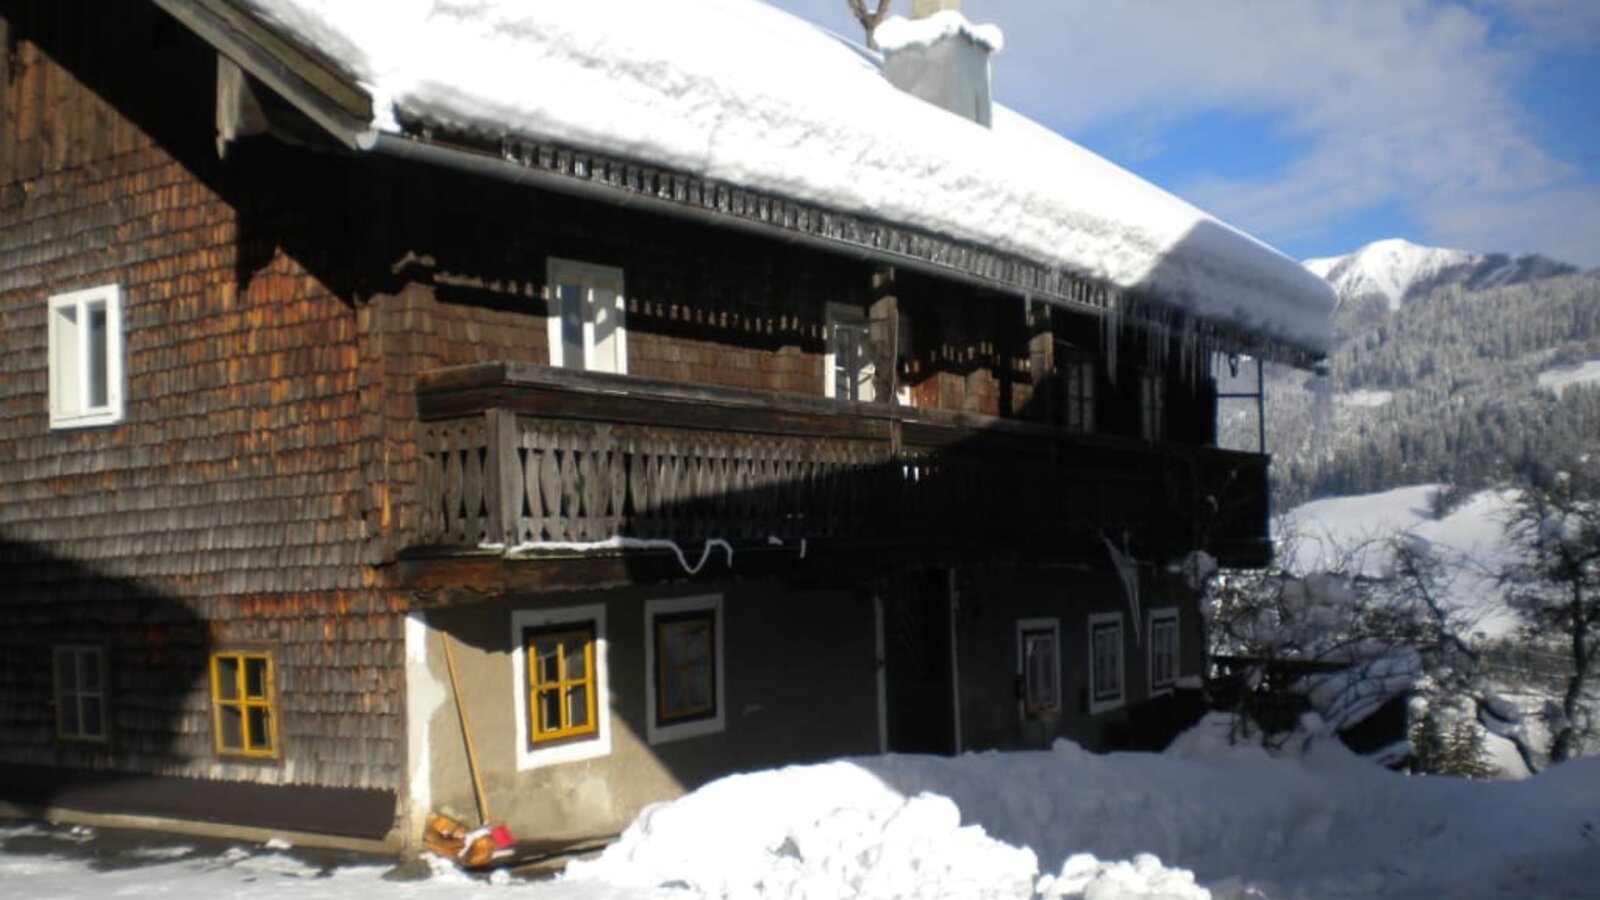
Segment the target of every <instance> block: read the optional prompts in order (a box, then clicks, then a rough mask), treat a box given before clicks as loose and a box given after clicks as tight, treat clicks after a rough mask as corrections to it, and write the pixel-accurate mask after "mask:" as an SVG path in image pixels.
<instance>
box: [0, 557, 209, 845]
mask: <svg viewBox="0 0 1600 900" xmlns="http://www.w3.org/2000/svg"><path fill="white" fill-rule="evenodd" d="M0 581H3V582H4V583H5V585H6V589H5V590H4V591H3V592H0V611H3V615H4V616H5V621H6V623H7V627H6V628H5V629H4V631H3V632H0V645H3V646H4V652H3V653H0V660H3V662H0V698H3V702H4V707H3V709H4V713H3V715H0V758H4V760H5V762H6V765H4V766H0V795H3V796H4V798H5V799H7V800H10V801H12V802H16V803H19V804H21V805H22V806H23V807H24V808H25V809H29V810H32V811H34V812H40V811H43V810H47V809H49V808H50V807H53V806H65V807H72V808H81V809H90V810H97V811H103V812H132V811H140V812H149V813H154V814H158V815H160V814H168V815H183V814H184V810H185V805H186V803H187V802H188V800H189V799H190V796H191V795H190V794H188V793H187V792H184V791H181V790H162V789H161V788H160V787H159V786H158V782H160V781H161V779H155V778H152V777H151V776H152V775H153V774H154V773H156V772H162V771H169V772H170V771H174V770H181V769H183V768H185V767H186V766H188V765H189V764H190V760H191V759H194V758H202V759H203V758H205V757H208V756H210V755H211V753H212V751H211V723H210V722H209V721H208V710H207V708H206V707H204V706H200V705H198V704H196V703H195V702H193V701H194V698H195V696H196V691H197V689H199V690H203V686H204V684H205V679H206V666H207V658H208V654H209V648H210V641H209V637H208V634H207V629H206V623H205V621H204V620H203V619H202V618H200V617H199V616H198V615H196V614H195V612H194V611H193V610H192V609H191V608H190V606H189V605H188V604H187V603H184V602H181V601H177V600H173V599H171V598H168V597H163V596H161V595H159V594H156V593H152V592H150V591H148V590H144V589H142V588H139V587H137V586H135V585H134V584H133V583H132V582H131V581H128V580H125V579H120V578H110V577H106V576H103V575H101V574H99V573H97V572H95V571H94V570H93V569H92V568H90V567H88V566H86V565H84V564H81V563H77V562H72V561H68V560H64V559H61V558H59V557H56V556H54V555H51V554H50V553H48V552H46V551H44V550H42V549H40V548H39V547H38V546H36V545H32V544H28V543H22V542H18V541H14V540H9V539H0Z"/></svg>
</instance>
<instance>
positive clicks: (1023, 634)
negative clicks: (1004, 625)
mask: <svg viewBox="0 0 1600 900" xmlns="http://www.w3.org/2000/svg"><path fill="white" fill-rule="evenodd" d="M1017 677H1018V678H1019V679H1020V680H1021V685H1022V713H1023V715H1025V716H1038V715H1044V714H1048V713H1053V712H1059V711H1060V709H1061V625H1060V622H1059V621H1058V620H1056V619H1020V620H1018V621H1017Z"/></svg>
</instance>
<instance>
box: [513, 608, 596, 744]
mask: <svg viewBox="0 0 1600 900" xmlns="http://www.w3.org/2000/svg"><path fill="white" fill-rule="evenodd" d="M523 649H524V652H525V653H526V654H527V660H526V662H527V671H528V732H529V733H528V742H529V744H530V745H531V746H538V745H540V744H550V743H555V742H561V741H570V740H581V739H587V738H593V737H595V736H597V735H598V734H599V722H598V718H597V716H596V715H595V702H596V698H595V627H594V623H592V622H585V623H569V624H563V625H558V626H555V627H551V628H529V629H527V630H526V631H524V632H523Z"/></svg>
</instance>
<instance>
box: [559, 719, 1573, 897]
mask: <svg viewBox="0 0 1600 900" xmlns="http://www.w3.org/2000/svg"><path fill="white" fill-rule="evenodd" d="M1227 727H1228V723H1227V721H1226V717H1213V718H1211V719H1208V720H1206V721H1205V722H1204V723H1202V725H1201V726H1199V727H1197V729H1196V730H1195V731H1193V732H1191V733H1190V734H1189V735H1186V736H1185V737H1184V738H1183V739H1181V740H1180V741H1179V742H1178V743H1177V744H1175V745H1174V748H1173V749H1172V750H1171V751H1169V752H1168V753H1166V754H1164V755H1154V754H1134V753H1124V754H1110V755H1104V756H1102V755H1095V754H1090V753H1087V752H1084V751H1082V750H1080V749H1079V748H1078V747H1076V746H1075V745H1072V744H1070V743H1067V742H1059V743H1058V745H1057V747H1056V748H1055V749H1054V750H1052V751H1036V752H1019V753H1004V754H1002V753H983V754H972V755H966V756H962V757H958V758H955V759H944V758H934V757H919V756H889V757H877V758H866V759H857V760H853V761H845V762H835V763H830V764H827V765H825V766H816V767H794V768H789V769H783V770H778V771H774V772H765V773H759V774H757V775H753V776H735V777H734V778H729V779H724V780H723V781H719V782H715V783H713V784H711V785H708V786H707V787H705V788H702V789H701V790H700V791H697V792H695V793H693V794H690V795H689V796H687V797H685V798H684V799H683V800H680V801H678V802H677V803H675V804H669V805H667V806H662V807H657V808H654V809H652V810H650V811H649V812H647V813H645V814H644V815H642V816H641V817H640V819H639V821H638V822H636V823H635V825H634V826H633V827H632V828H630V829H629V831H628V833H627V834H626V835H625V836H624V837H623V839H622V841H621V842H620V843H619V844H618V845H617V846H615V847H613V848H612V849H611V850H609V851H607V853H606V854H605V855H603V856H602V857H601V858H600V859H599V860H598V861H596V862H594V863H590V864H585V865H578V866H574V867H572V868H571V869H569V872H571V875H570V876H569V877H570V878H571V879H572V880H574V881H577V882H581V883H586V884H587V883H593V884H628V885H637V886H640V887H645V886H655V887H658V888H659V887H660V886H662V885H680V886H685V887H686V893H687V895H688V896H747V897H795V896H828V897H876V896H886V895H893V896H936V897H944V896H950V897H955V896H1013V897H1028V896H1030V894H1029V890H1028V888H1027V887H1026V885H1027V884H1028V882H1029V879H1030V877H1031V878H1035V879H1036V880H1034V881H1033V883H1032V889H1033V890H1036V891H1038V892H1039V893H1040V894H1042V895H1044V896H1052V897H1053V896H1068V897H1077V896H1084V897H1153V896H1159V897H1173V898H1191V897H1202V896H1207V894H1206V892H1205V891H1204V890H1203V888H1210V889H1212V891H1213V893H1216V894H1217V895H1218V896H1244V895H1247V893H1248V891H1250V890H1252V889H1253V890H1259V891H1261V892H1264V893H1265V894H1266V895H1267V896H1271V897H1275V898H1276V897H1330V896H1348V895H1351V894H1360V895H1363V896H1368V895H1370V896H1377V897H1407V898H1409V897H1419V896H1484V897H1497V896H1505V897H1520V896H1523V895H1524V894H1526V893H1527V891H1528V889H1529V881H1528V879H1539V878H1544V879H1547V881H1546V882H1544V883H1545V884H1546V885H1549V884H1551V883H1563V882H1561V881H1560V879H1561V878H1563V877H1565V874H1564V873H1567V872H1568V870H1569V869H1575V870H1577V871H1579V872H1582V873H1584V874H1583V876H1582V877H1585V878H1587V877H1589V876H1590V875H1594V874H1600V854H1594V852H1593V851H1594V844H1593V843H1592V841H1593V840H1594V839H1595V838H1594V837H1593V836H1591V834H1590V832H1592V830H1593V828H1594V827H1595V825H1594V821H1593V820H1594V815H1595V810H1594V807H1593V798H1595V797H1600V761H1590V760H1583V761H1577V762H1573V763H1568V764H1565V765H1563V766H1560V767H1557V768H1556V769H1555V770H1554V771H1552V772H1549V773H1546V774H1544V775H1541V776H1539V777H1537V778H1534V779H1531V780H1529V781H1525V782H1517V783H1483V782H1470V781H1466V780H1458V779H1452V778H1443V777H1440V778H1426V777H1408V776H1404V775H1400V774H1396V773H1393V772H1389V771H1387V770H1385V769H1382V768H1379V767H1377V766H1374V765H1372V764H1370V763H1368V762H1366V761H1364V760H1361V759H1359V758H1358V757H1355V756H1353V755H1352V754H1350V753H1349V752H1348V751H1347V750H1345V749H1344V748H1343V746H1342V745H1340V744H1338V743H1337V742H1336V741H1331V740H1329V741H1324V740H1313V741H1312V742H1311V743H1310V745H1309V746H1307V747H1304V748H1303V749H1299V748H1297V749H1299V752H1297V753H1296V754H1294V755H1291V756H1290V757H1287V758H1277V759H1274V758H1271V757H1269V756H1268V755H1267V754H1266V753H1265V752H1264V751H1263V750H1261V749H1260V747H1258V746H1254V745H1237V746H1236V745H1233V744H1231V743H1229V742H1228V740H1227V737H1226V734H1227ZM946 798H948V799H946ZM957 810H959V818H960V823H963V824H958V822H957V819H956V817H957ZM1586 829H1587V830H1586ZM1007 845H1009V846H1007ZM1036 860H1037V861H1038V865H1037V872H1036V871H1035V869H1036V865H1035V861H1036ZM1163 863H1165V865H1163ZM1169 866H1171V867H1176V868H1169ZM1191 872H1192V873H1193V874H1192V875H1191V874H1190V873H1191ZM1195 879H1198V884H1197V882H1196V880H1195ZM1572 883H1574V884H1577V883H1579V882H1576V881H1574V882H1572ZM891 886H892V889H891ZM1535 893H1538V891H1535Z"/></svg>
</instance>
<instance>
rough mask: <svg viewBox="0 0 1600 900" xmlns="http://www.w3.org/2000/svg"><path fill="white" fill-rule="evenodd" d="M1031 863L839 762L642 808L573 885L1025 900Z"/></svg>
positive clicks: (925, 800)
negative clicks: (594, 883) (614, 841)
mask: <svg viewBox="0 0 1600 900" xmlns="http://www.w3.org/2000/svg"><path fill="white" fill-rule="evenodd" d="M1037 873H1038V861H1037V860H1036V859H1035V858H1034V855H1033V852H1032V851H1031V850H1027V849H1023V848H1017V847H1012V846H1008V845H1006V844H1002V843H1000V842H999V841H996V840H994V839H992V838H990V837H989V836H988V835H986V834H984V832H983V829H982V828H979V827H976V826H970V825H969V826H962V824H961V812H960V810H958V809H956V806H955V804H954V803H951V802H950V800H949V799H947V798H945V797H940V796H937V795H935V794H930V793H919V794H916V795H914V796H910V797H907V796H905V795H902V794H901V793H899V792H898V791H895V790H894V789H893V788H891V787H889V786H888V785H886V784H884V783H883V782H882V781H881V780H879V779H878V778H877V777H875V776H874V775H873V774H872V773H870V772H868V771H866V770H865V769H863V768H861V767H860V766H857V765H852V764H850V763H832V764H828V765H821V766H810V767H797V768H790V769H780V770H777V771H769V772H757V773H754V774H750V775H735V776H732V777H729V778H724V779H722V780H720V781H716V782H713V783H712V784H710V785H707V786H706V787H704V788H701V789H700V790H699V791H696V792H694V793H692V794H690V795H689V796H687V797H684V798H683V799H681V800H679V801H677V802H675V803H670V804H664V805H659V806H654V807H651V808H650V809H647V810H645V811H644V812H643V813H641V814H640V815H639V817H638V819H636V820H635V821H634V823H633V824H632V825H630V826H629V827H628V829H627V831H626V832H624V833H623V835H622V839H621V840H620V841H618V842H617V843H616V844H615V845H614V846H612V847H611V848H609V849H608V850H606V852H605V854H604V855H603V856H602V857H601V858H600V859H599V860H597V861H595V862H592V863H583V862H578V863H573V864H572V865H570V866H568V868H567V878H568V879H569V880H572V881H581V882H602V883H615V884H625V885H637V886H640V887H652V886H658V885H666V884H673V885H683V886H685V887H686V888H688V889H689V890H692V891H695V892H697V893H699V894H703V895H706V896H712V897H883V898H892V897H903V896H918V897H950V898H959V897H973V898H987V897H994V898H1009V897H1025V896H1028V895H1029V893H1030V892H1031V891H1032V887H1033V882H1034V879H1035V877H1036V875H1037Z"/></svg>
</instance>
